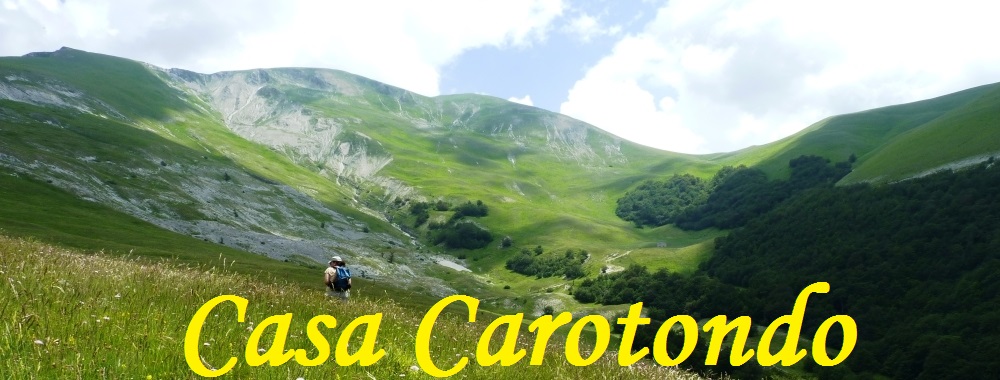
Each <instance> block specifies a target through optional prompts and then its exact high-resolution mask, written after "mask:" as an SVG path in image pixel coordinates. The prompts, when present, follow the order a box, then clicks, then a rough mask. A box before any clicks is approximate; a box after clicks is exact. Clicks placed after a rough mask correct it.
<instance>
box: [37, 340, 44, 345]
mask: <svg viewBox="0 0 1000 380" xmlns="http://www.w3.org/2000/svg"><path fill="white" fill-rule="evenodd" d="M35 344H37V345H39V346H44V345H45V342H42V340H41V339H35Z"/></svg>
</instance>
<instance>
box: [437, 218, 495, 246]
mask: <svg viewBox="0 0 1000 380" xmlns="http://www.w3.org/2000/svg"><path fill="white" fill-rule="evenodd" d="M431 241H432V242H433V243H434V244H441V243H444V245H445V246H446V247H448V248H465V249H479V248H483V247H485V246H487V245H489V244H490V242H492V241H493V234H491V233H490V231H487V230H486V229H484V228H482V227H479V226H477V225H476V224H475V223H469V222H466V223H455V224H451V225H448V226H446V227H444V228H441V229H437V230H434V231H433V233H432V235H431Z"/></svg>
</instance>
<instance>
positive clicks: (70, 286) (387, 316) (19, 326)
mask: <svg viewBox="0 0 1000 380" xmlns="http://www.w3.org/2000/svg"><path fill="white" fill-rule="evenodd" d="M258 281H259V280H256V279H254V278H252V277H250V276H246V275H241V274H235V273H231V272H229V271H227V270H226V269H225V268H224V267H213V268H205V267H194V266H182V265H178V264H175V263H172V262H169V261H159V262H156V261H151V260H149V259H143V258H127V257H126V258H123V257H120V256H118V257H112V256H105V255H102V254H83V253H79V252H75V251H71V250H67V249H63V248H59V247H56V246H52V245H48V244H44V243H40V242H37V241H32V240H25V239H17V238H9V237H4V236H0V282H3V283H2V284H0V373H3V374H4V377H6V378H13V379H26V378H45V379H48V378H53V379H59V378H69V379H73V378H77V379H103V378H110V379H119V378H129V379H134V378H139V379H179V378H197V377H198V376H197V375H196V374H194V373H193V372H192V371H191V370H190V369H189V368H188V365H187V363H186V362H185V360H184V353H183V343H184V333H185V331H186V329H187V324H188V323H189V322H190V319H191V317H192V316H193V315H194V313H195V311H196V310H197V309H198V308H199V307H201V305H202V304H204V303H205V301H207V300H209V299H211V298H214V297H216V296H219V295H223V294H235V295H238V296H241V297H244V298H246V299H248V300H249V302H250V304H249V307H248V308H247V314H246V323H238V322H237V321H236V313H235V309H236V308H235V307H233V306H232V305H231V304H223V305H222V306H220V307H218V308H217V309H215V310H214V311H213V313H212V314H211V315H210V317H209V318H208V320H207V322H206V324H205V326H204V330H203V332H202V335H201V339H202V341H201V342H199V347H200V354H201V355H202V356H203V358H204V360H205V361H207V362H208V363H213V364H215V366H216V367H219V366H221V364H223V363H225V361H226V360H228V358H229V357H237V358H238V359H239V361H240V362H239V364H238V365H237V366H236V368H234V369H233V370H232V372H230V373H229V374H227V375H226V377H227V378H240V379H249V378H261V379H271V378H274V379H289V378H290V379H296V378H299V377H301V378H305V379H386V378H404V377H407V378H414V377H415V378H429V376H428V375H427V374H425V373H423V372H422V371H420V370H419V368H418V367H416V365H417V362H416V359H415V358H416V356H415V353H414V350H415V348H414V336H415V335H416V329H417V325H418V324H419V323H420V321H421V319H422V318H423V312H422V311H418V310H414V309H409V308H405V307H402V306H399V305H397V304H396V303H395V302H393V301H392V300H391V299H387V298H385V295H383V296H382V297H378V296H375V295H366V294H364V289H358V290H357V291H358V293H360V294H356V297H354V298H352V299H351V300H350V301H349V302H347V303H342V302H340V301H335V300H331V299H328V298H326V297H325V296H324V295H323V294H322V293H321V292H319V291H309V290H306V289H303V288H301V287H299V286H293V285H285V284H280V283H261V282H258ZM284 313H293V314H294V318H293V322H292V328H291V330H290V333H289V339H288V341H287V343H286V346H285V347H286V349H295V348H306V349H307V350H309V356H310V357H313V356H314V355H315V349H314V348H313V347H312V345H311V344H309V343H308V340H307V339H306V337H305V334H304V331H305V324H306V322H307V321H308V320H309V319H310V318H311V317H312V316H315V315H320V314H329V315H332V316H334V317H335V318H336V319H337V321H338V326H337V328H334V329H331V330H326V331H325V335H326V337H327V338H328V339H329V340H331V343H332V344H335V343H336V341H337V339H338V338H339V333H340V331H342V330H341V328H342V327H343V326H346V325H347V323H349V322H350V321H352V320H354V319H355V318H357V317H360V316H362V315H367V314H375V313H382V315H383V319H382V325H381V328H380V329H379V331H378V339H377V343H376V348H382V349H385V351H386V355H385V357H383V358H382V359H381V360H379V361H378V362H377V363H376V364H374V365H372V366H369V367H360V366H348V367H339V366H337V364H336V362H335V361H334V360H333V359H332V358H331V359H330V360H328V361H327V362H325V363H324V364H322V365H320V366H317V367H302V366H300V365H298V364H297V363H295V362H294V361H290V362H288V363H286V364H284V365H282V366H278V367H271V366H268V365H263V366H260V367H251V366H249V365H247V364H245V363H244V362H243V352H244V346H245V343H246V341H247V339H248V337H249V335H250V332H251V330H252V327H253V324H254V323H259V322H260V321H261V320H263V319H264V318H266V317H268V316H271V315H277V314H284ZM459 314H464V313H459ZM461 317H463V316H462V315H458V314H445V315H443V316H442V318H441V319H439V320H438V322H437V324H436V325H435V329H434V339H432V346H431V353H432V355H433V357H434V359H435V362H436V363H438V366H439V367H442V368H448V367H450V366H451V365H452V364H453V363H456V362H457V361H458V358H459V356H461V355H464V356H468V357H469V358H470V364H469V366H467V367H466V368H465V369H464V370H463V371H462V372H460V373H459V374H458V375H457V377H459V378H476V379H478V378H494V379H500V378H502V379H550V378H551V379H570V378H572V379H633V378H643V379H695V378H697V376H696V375H693V374H690V373H686V372H683V371H679V370H677V369H674V368H663V367H659V366H656V365H655V364H654V363H653V362H651V361H642V362H640V363H638V364H636V365H633V366H631V367H619V366H618V365H617V363H616V362H615V359H614V355H613V354H612V353H611V351H613V350H614V347H612V348H609V353H608V354H605V355H604V358H602V359H601V360H600V361H598V362H597V363H595V364H594V365H591V366H588V367H574V366H572V365H570V364H568V363H567V362H566V360H565V356H564V350H563V347H562V346H561V344H560V343H558V342H554V343H550V345H549V347H548V352H547V356H546V359H545V361H544V364H543V365H541V366H537V367H531V366H528V364H527V362H528V360H527V358H525V359H522V360H521V362H520V363H518V364H515V365H513V366H510V367H501V366H499V365H498V366H492V367H479V366H478V365H477V364H476V363H475V360H474V357H475V355H474V353H475V342H476V340H477V339H478V336H479V334H480V333H481V331H482V330H483V329H484V328H485V326H486V325H487V324H488V318H487V317H486V316H485V315H481V316H480V317H479V318H477V322H476V323H471V324H470V323H467V322H465V321H464V319H463V318H461ZM361 331H363V330H359V333H357V334H355V336H354V337H353V338H352V343H354V342H360V340H361V336H360V335H361V333H360V332H361ZM273 332H274V329H273V328H270V329H268V332H267V333H265V334H264V336H265V339H264V340H262V344H261V347H262V348H267V347H269V346H270V343H271V337H273ZM532 338H533V335H531V334H529V333H527V332H526V329H522V334H521V339H520V340H519V344H520V345H522V346H524V348H526V349H528V352H529V354H530V352H531V351H530V349H531V346H530V345H532V344H533V339H532ZM499 340H500V339H499V338H497V339H496V341H499ZM356 347H357V346H356V345H355V346H354V348H352V350H353V349H356ZM497 348H498V347H497ZM494 349H496V348H494Z"/></svg>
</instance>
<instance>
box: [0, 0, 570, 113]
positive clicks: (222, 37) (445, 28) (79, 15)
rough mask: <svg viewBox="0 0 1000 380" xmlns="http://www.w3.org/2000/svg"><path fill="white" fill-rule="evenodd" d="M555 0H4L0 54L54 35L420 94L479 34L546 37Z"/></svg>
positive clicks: (146, 54)
mask: <svg viewBox="0 0 1000 380" xmlns="http://www.w3.org/2000/svg"><path fill="white" fill-rule="evenodd" d="M563 8H564V4H563V1H562V0H512V1H505V2H487V3H479V2H475V3H474V2H467V1H460V0H449V1H435V2H413V1H402V0H401V1H364V2H319V1H306V0H300V1H282V2H273V1H253V2H250V1H226V0H220V1H193V0H192V1H183V2H182V1H173V0H137V1H128V2H118V1H112V0H95V1H89V2H80V1H68V2H59V1H55V0H50V1H45V2H42V3H39V2H35V1H25V0H16V1H11V0H6V1H5V2H4V9H3V10H0V12H2V13H0V54H2V55H19V54H24V53H27V52H30V51H38V50H54V49H58V48H59V47H60V46H71V47H75V48H79V49H84V50H90V51H95V52H101V53H106V54H113V55H119V56H125V57H129V58H133V59H138V60H142V61H147V62H149V63H153V64H156V65H160V66H165V67H182V68H185V69H190V70H194V71H199V72H215V71H223V70H236V69H249V68H257V67H276V66H311V67H330V68H338V69H342V70H346V71H349V72H352V73H356V74H360V75H364V76H368V77H371V78H373V79H376V80H379V81H382V82H386V83H391V84H393V85H396V86H400V87H403V88H406V89H409V90H412V91H416V92H418V93H421V94H425V95H437V94H438V92H439V88H438V82H439V68H440V67H442V66H443V65H445V64H446V63H448V62H449V61H450V60H452V59H454V58H455V57H456V56H458V55H459V54H461V53H462V52H463V51H465V50H468V49H472V48H476V47H480V46H489V45H492V46H499V47H506V46H529V45H531V44H532V43H535V42H537V41H541V40H544V38H545V35H546V33H547V32H548V29H549V25H550V23H551V22H552V21H553V20H554V19H555V18H557V17H559V16H560V15H561V14H562V12H563Z"/></svg>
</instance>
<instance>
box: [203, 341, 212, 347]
mask: <svg viewBox="0 0 1000 380" xmlns="http://www.w3.org/2000/svg"><path fill="white" fill-rule="evenodd" d="M211 345H212V344H211V343H208V342H205V344H204V346H205V347H208V346H211Z"/></svg>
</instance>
